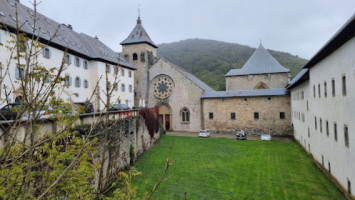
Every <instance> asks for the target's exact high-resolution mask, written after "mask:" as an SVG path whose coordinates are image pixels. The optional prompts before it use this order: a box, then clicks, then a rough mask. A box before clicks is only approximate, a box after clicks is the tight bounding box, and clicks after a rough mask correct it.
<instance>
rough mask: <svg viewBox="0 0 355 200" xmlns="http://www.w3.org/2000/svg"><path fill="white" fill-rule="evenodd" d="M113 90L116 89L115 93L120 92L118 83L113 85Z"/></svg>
mask: <svg viewBox="0 0 355 200" xmlns="http://www.w3.org/2000/svg"><path fill="white" fill-rule="evenodd" d="M113 89H114V90H115V91H118V83H114V84H113Z"/></svg>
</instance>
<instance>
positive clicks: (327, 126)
mask: <svg viewBox="0 0 355 200" xmlns="http://www.w3.org/2000/svg"><path fill="white" fill-rule="evenodd" d="M325 132H326V134H327V136H328V137H329V123H328V120H326V121H325Z"/></svg>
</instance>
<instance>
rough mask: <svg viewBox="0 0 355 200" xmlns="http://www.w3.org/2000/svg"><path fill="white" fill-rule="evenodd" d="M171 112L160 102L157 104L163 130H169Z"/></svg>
mask: <svg viewBox="0 0 355 200" xmlns="http://www.w3.org/2000/svg"><path fill="white" fill-rule="evenodd" d="M170 116H171V112H170V109H169V107H168V106H167V105H165V104H161V105H160V106H159V120H160V122H161V123H162V125H163V128H164V130H166V131H170V130H171V127H172V126H171V117H170Z"/></svg>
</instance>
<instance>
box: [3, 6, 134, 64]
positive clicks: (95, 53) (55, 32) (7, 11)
mask: <svg viewBox="0 0 355 200" xmlns="http://www.w3.org/2000/svg"><path fill="white" fill-rule="evenodd" d="M16 5H17V11H18V22H19V25H23V26H22V27H21V31H22V32H24V33H26V34H27V36H28V37H31V36H32V35H33V33H34V34H35V35H36V36H38V37H39V39H40V41H41V42H42V43H43V44H48V45H49V46H53V47H55V48H58V49H60V50H63V51H65V50H66V49H68V52H69V53H71V54H75V55H78V56H81V57H83V58H85V59H88V60H98V61H103V62H108V63H111V64H115V65H117V64H120V65H122V66H124V67H128V68H131V69H136V68H135V67H134V66H133V65H131V64H130V65H128V64H127V63H128V62H127V61H123V60H124V58H122V59H123V60H122V59H120V60H121V61H119V63H118V54H117V53H116V52H114V51H113V50H112V49H110V48H109V47H107V46H106V45H105V44H104V43H102V42H101V41H100V40H99V39H97V38H93V37H91V36H88V35H86V34H83V33H77V32H75V31H73V30H72V28H71V27H70V26H69V25H68V26H67V25H64V24H59V23H58V22H56V21H54V20H52V19H50V18H48V17H46V16H44V15H42V14H40V13H38V12H37V13H36V18H37V19H36V27H35V26H34V17H35V16H34V15H35V12H34V11H33V10H32V9H30V8H28V7H26V6H24V5H22V4H21V3H19V2H17V1H14V0H0V24H3V25H5V26H4V27H2V28H3V29H8V30H9V31H11V32H15V30H16ZM34 29H35V32H34V31H33V30H34Z"/></svg>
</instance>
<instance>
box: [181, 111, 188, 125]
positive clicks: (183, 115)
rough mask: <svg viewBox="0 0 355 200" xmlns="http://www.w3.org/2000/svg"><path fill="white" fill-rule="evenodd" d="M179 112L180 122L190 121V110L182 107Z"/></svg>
mask: <svg viewBox="0 0 355 200" xmlns="http://www.w3.org/2000/svg"><path fill="white" fill-rule="evenodd" d="M180 113H181V122H182V123H189V122H190V111H189V109H187V108H183V109H181V111H180Z"/></svg>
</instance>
